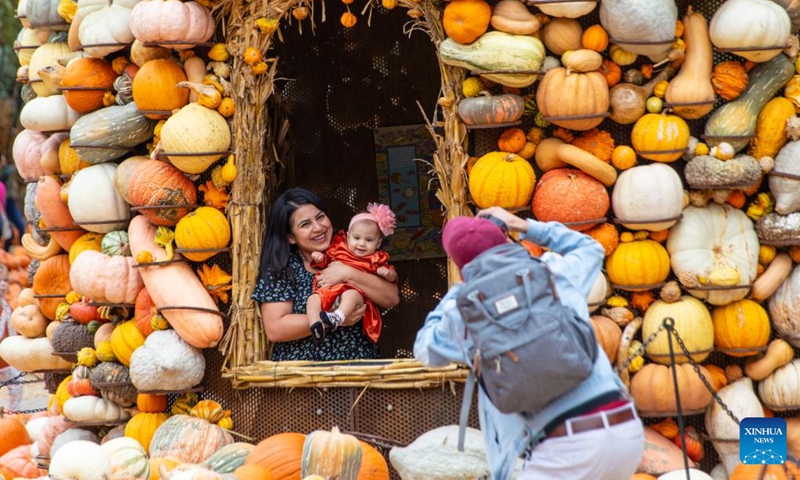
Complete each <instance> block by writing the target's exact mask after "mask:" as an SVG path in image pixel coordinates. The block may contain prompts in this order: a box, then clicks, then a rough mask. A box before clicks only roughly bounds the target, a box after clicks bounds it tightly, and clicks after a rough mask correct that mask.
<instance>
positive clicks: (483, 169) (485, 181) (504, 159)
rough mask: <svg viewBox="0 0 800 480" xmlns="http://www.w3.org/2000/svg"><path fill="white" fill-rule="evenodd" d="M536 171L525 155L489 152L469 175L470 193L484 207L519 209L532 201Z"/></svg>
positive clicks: (476, 202) (477, 203) (479, 205)
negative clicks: (523, 156)
mask: <svg viewBox="0 0 800 480" xmlns="http://www.w3.org/2000/svg"><path fill="white" fill-rule="evenodd" d="M535 181H536V174H535V173H534V171H533V167H531V164H530V163H528V161H527V160H525V159H524V158H522V157H520V156H518V155H515V154H513V153H504V152H489V153H487V154H486V155H484V156H482V157H481V158H480V159H479V160H478V162H477V163H476V164H475V166H474V167H473V168H472V172H471V173H470V176H469V193H470V195H472V199H473V200H474V201H475V204H476V205H478V207H480V208H488V207H492V206H499V207H503V208H508V209H516V208H520V207H522V206H524V205H525V204H527V203H528V200H530V198H531V194H532V193H533V186H534V182H535Z"/></svg>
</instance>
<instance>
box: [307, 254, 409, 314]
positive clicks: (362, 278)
mask: <svg viewBox="0 0 800 480" xmlns="http://www.w3.org/2000/svg"><path fill="white" fill-rule="evenodd" d="M340 283H349V284H350V285H353V286H355V287H356V288H358V289H359V290H361V291H362V292H364V294H365V295H366V296H367V298H369V299H370V300H372V302H373V303H374V304H375V305H377V306H379V307H381V308H391V307H394V306H395V305H397V304H398V303H400V295H399V293H398V291H397V285H396V284H394V283H391V282H388V281H386V280H384V279H383V278H381V277H379V276H377V275H374V274H372V273H367V272H362V271H361V270H359V269H357V268H354V267H351V266H349V265H345V264H344V263H342V262H333V263H331V264H330V265H328V267H327V268H326V269H325V270H322V271H321V272H320V273H319V274H318V276H317V285H321V286H325V287H329V286H332V285H338V284H340Z"/></svg>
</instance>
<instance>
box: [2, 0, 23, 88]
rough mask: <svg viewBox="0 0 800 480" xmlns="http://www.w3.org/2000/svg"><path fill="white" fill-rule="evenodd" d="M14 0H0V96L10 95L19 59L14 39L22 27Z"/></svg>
mask: <svg viewBox="0 0 800 480" xmlns="http://www.w3.org/2000/svg"><path fill="white" fill-rule="evenodd" d="M16 13H17V12H16V2H15V1H14V0H0V97H5V96H9V95H12V94H13V92H14V90H15V88H17V85H16V76H17V68H19V61H18V60H17V55H16V53H14V40H15V39H16V38H17V34H18V33H19V31H20V30H21V29H22V24H21V23H20V22H19V20H18V19H16V18H14V16H15V15H16Z"/></svg>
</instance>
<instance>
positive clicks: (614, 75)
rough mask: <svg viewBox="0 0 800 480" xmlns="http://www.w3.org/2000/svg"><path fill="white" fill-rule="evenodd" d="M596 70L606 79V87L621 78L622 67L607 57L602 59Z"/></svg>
mask: <svg viewBox="0 0 800 480" xmlns="http://www.w3.org/2000/svg"><path fill="white" fill-rule="evenodd" d="M598 71H599V72H600V74H601V75H603V78H605V79H606V83H607V84H608V88H611V87H613V86H614V85H616V84H618V83H619V82H620V80H622V68H620V66H619V65H617V63H616V62H615V61H614V60H611V59H608V58H607V59H605V60H603V64H602V65H601V66H600V70H598Z"/></svg>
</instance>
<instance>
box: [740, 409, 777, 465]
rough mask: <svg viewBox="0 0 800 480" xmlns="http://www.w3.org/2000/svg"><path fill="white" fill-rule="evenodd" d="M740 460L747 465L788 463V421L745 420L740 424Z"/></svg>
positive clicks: (774, 419)
mask: <svg viewBox="0 0 800 480" xmlns="http://www.w3.org/2000/svg"><path fill="white" fill-rule="evenodd" d="M739 460H740V461H741V462H742V463H744V464H747V465H779V464H782V463H784V462H785V461H786V420H784V419H783V418H752V417H751V418H745V419H744V420H742V422H741V423H740V424H739Z"/></svg>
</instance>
